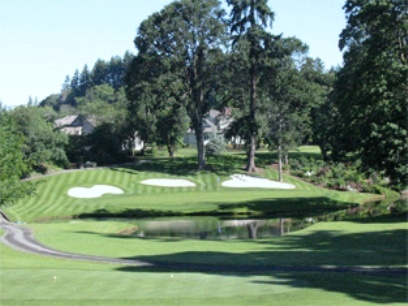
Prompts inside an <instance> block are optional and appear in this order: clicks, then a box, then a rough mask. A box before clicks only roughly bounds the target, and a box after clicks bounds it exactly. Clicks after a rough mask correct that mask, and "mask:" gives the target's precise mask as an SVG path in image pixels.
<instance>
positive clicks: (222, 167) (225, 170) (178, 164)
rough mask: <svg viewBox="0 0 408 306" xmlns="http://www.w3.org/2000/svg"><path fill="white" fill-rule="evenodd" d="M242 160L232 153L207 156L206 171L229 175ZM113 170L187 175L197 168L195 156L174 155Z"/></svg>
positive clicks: (194, 171)
mask: <svg viewBox="0 0 408 306" xmlns="http://www.w3.org/2000/svg"><path fill="white" fill-rule="evenodd" d="M242 164H243V160H242V158H240V157H237V156H233V155H222V156H209V157H207V168H206V171H210V172H214V173H217V174H218V175H229V174H231V173H234V172H236V171H239V170H240V169H241V166H242ZM111 169H112V170H113V171H120V172H126V173H130V174H136V173H137V172H138V171H149V172H157V173H161V174H163V173H165V174H170V175H179V176H188V175H194V174H196V173H197V172H198V170H197V158H196V157H194V156H192V157H176V158H174V159H171V158H152V159H145V160H141V161H139V163H137V164H126V165H123V166H120V167H112V168H111Z"/></svg>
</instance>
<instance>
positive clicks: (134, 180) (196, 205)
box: [5, 156, 373, 222]
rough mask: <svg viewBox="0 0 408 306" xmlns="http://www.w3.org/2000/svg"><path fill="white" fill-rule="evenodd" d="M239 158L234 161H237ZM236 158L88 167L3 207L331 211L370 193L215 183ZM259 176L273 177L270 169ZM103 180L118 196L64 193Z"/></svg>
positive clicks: (49, 211) (59, 212) (22, 212)
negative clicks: (213, 164)
mask: <svg viewBox="0 0 408 306" xmlns="http://www.w3.org/2000/svg"><path fill="white" fill-rule="evenodd" d="M237 160H238V161H237ZM237 162H239V158H238V159H237V158H235V157H232V156H229V157H227V158H225V159H224V160H222V164H221V163H219V164H217V169H216V170H215V171H212V172H210V171H202V172H197V171H194V168H195V160H194V159H193V158H183V159H178V160H176V161H175V162H173V163H172V162H170V161H168V160H167V159H164V160H161V159H157V160H154V161H151V163H145V164H142V165H139V166H133V167H127V168H112V169H89V170H83V171H77V172H72V173H65V174H59V175H55V176H51V177H47V178H44V179H40V180H36V181H37V182H38V184H39V186H38V190H37V192H36V195H34V196H32V197H29V198H26V199H23V200H21V201H19V202H18V203H16V204H14V205H13V206H12V207H10V208H5V211H6V212H7V213H8V214H9V216H10V217H11V218H12V219H14V220H20V221H25V222H31V221H35V220H46V219H53V218H73V217H82V218H83V217H98V216H99V217H101V216H112V215H116V216H121V217H126V216H127V217H143V216H150V217H155V216H166V215H167V216H172V215H183V214H199V215H231V216H232V215H244V216H258V217H262V216H265V215H266V216H271V215H276V214H281V215H282V214H285V213H288V212H291V213H293V212H296V213H298V214H302V213H303V214H306V215H307V214H310V213H311V212H323V211H333V210H338V209H341V208H347V207H351V206H353V205H357V204H359V203H363V202H365V201H367V200H368V199H370V198H373V195H370V194H359V193H351V192H335V191H329V190H326V189H322V188H318V187H315V186H312V185H310V184H307V183H305V182H302V181H301V180H298V179H296V178H294V177H286V178H285V181H286V182H288V183H291V184H294V185H295V186H296V189H295V190H267V189H235V188H233V189H231V188H225V187H221V186H220V183H221V182H222V181H225V180H229V176H230V175H231V174H233V173H237V172H239V171H240V170H239V169H238V168H237V167H236V163H237ZM264 176H265V177H267V178H271V179H275V180H276V179H277V173H276V172H275V171H274V170H271V169H267V170H266V171H265V173H264ZM149 178H184V179H187V180H190V181H192V182H194V183H196V185H197V186H196V187H193V188H186V187H178V188H168V187H155V186H146V185H142V184H140V182H141V181H143V180H146V179H149ZM96 184H106V185H112V186H115V187H119V188H121V189H122V190H123V191H124V194H123V195H105V196H103V197H102V198H97V199H76V198H71V197H69V196H68V195H67V192H68V190H69V189H70V188H72V187H79V186H80V187H91V186H93V185H96Z"/></svg>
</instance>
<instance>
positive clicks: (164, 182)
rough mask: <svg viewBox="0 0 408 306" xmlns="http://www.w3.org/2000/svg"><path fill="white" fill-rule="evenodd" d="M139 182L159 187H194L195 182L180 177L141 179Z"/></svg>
mask: <svg viewBox="0 0 408 306" xmlns="http://www.w3.org/2000/svg"><path fill="white" fill-rule="evenodd" d="M140 184H143V185H151V186H160V187H195V185H196V184H195V183H193V182H190V181H187V180H182V179H164V178H157V179H148V180H144V181H141V182H140Z"/></svg>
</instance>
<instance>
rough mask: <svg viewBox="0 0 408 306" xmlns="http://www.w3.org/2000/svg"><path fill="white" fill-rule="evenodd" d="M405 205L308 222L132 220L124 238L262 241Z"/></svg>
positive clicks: (372, 206)
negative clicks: (310, 227) (330, 222)
mask: <svg viewBox="0 0 408 306" xmlns="http://www.w3.org/2000/svg"><path fill="white" fill-rule="evenodd" d="M407 210H408V209H407V201H404V200H400V201H396V202H389V201H380V202H370V203H366V204H364V205H361V206H359V207H356V208H351V209H348V210H343V211H338V212H335V213H330V214H325V215H319V216H310V217H307V218H275V219H260V220H258V219H246V220H220V219H218V218H216V217H191V218H161V219H160V218H157V219H149V220H147V219H140V220H131V221H129V222H131V223H133V224H134V227H133V228H132V230H131V231H126V233H123V234H126V235H131V236H135V237H144V238H174V239H208V240H226V239H262V238H271V237H277V236H283V235H285V234H287V233H290V232H293V231H297V230H301V229H304V228H306V227H308V226H310V225H312V224H313V223H315V222H319V221H338V220H361V221H363V220H365V221H367V220H370V219H372V218H378V217H390V216H391V217H392V216H395V215H397V216H398V215H402V216H404V215H406V213H407Z"/></svg>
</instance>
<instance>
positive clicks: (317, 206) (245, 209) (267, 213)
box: [73, 197, 356, 219]
mask: <svg viewBox="0 0 408 306" xmlns="http://www.w3.org/2000/svg"><path fill="white" fill-rule="evenodd" d="M215 204H216V205H217V206H218V208H217V209H216V210H208V211H190V212H181V211H172V210H152V209H125V210H122V211H109V210H106V209H98V210H96V211H94V212H88V213H82V214H79V215H75V216H73V217H74V218H78V219H90V218H147V217H149V218H157V217H174V216H218V217H220V216H221V217H222V216H223V217H234V218H236V217H241V218H247V217H255V218H272V217H277V218H278V217H310V216H317V215H322V214H329V213H332V212H335V211H339V210H343V209H347V208H350V207H354V206H356V204H354V203H345V202H338V201H335V200H332V199H329V198H326V197H316V198H284V199H276V198H267V199H259V200H253V201H245V202H236V203H215Z"/></svg>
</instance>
